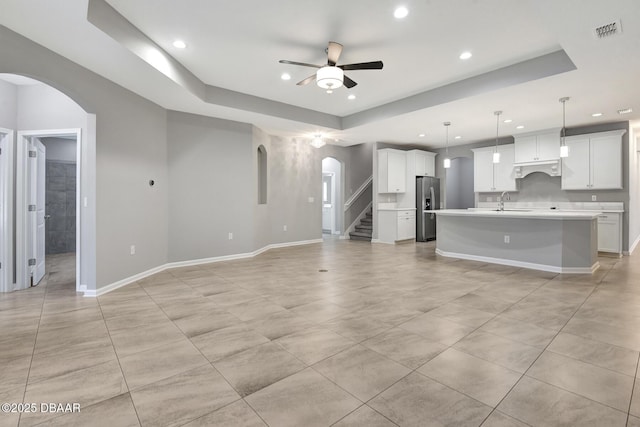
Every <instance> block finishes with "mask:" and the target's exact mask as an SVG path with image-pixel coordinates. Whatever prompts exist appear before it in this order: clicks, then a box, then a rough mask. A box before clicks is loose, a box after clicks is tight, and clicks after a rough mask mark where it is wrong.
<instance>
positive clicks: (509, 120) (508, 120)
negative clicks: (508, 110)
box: [504, 119, 513, 123]
mask: <svg viewBox="0 0 640 427" xmlns="http://www.w3.org/2000/svg"><path fill="white" fill-rule="evenodd" d="M512 121H513V120H511V119H506V120H505V121H504V123H511V122H512Z"/></svg>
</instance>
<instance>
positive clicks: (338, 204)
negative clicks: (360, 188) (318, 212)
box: [322, 157, 343, 236]
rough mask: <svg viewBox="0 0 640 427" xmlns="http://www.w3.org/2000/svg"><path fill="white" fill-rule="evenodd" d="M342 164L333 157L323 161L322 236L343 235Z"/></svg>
mask: <svg viewBox="0 0 640 427" xmlns="http://www.w3.org/2000/svg"><path fill="white" fill-rule="evenodd" d="M342 209H343V208H342V164H341V163H340V162H339V161H338V160H336V159H334V158H333V157H325V158H324V159H322V234H323V236H335V235H340V234H341V233H342V217H343V215H342V213H343V212H342Z"/></svg>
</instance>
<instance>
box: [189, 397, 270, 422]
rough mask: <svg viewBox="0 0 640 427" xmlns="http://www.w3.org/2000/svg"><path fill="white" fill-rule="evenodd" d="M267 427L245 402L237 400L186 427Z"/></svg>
mask: <svg viewBox="0 0 640 427" xmlns="http://www.w3.org/2000/svg"><path fill="white" fill-rule="evenodd" d="M210 426H217V427H266V426H267V425H266V424H265V423H264V422H263V421H262V420H261V419H260V417H258V415H257V414H256V413H255V411H254V410H253V409H251V407H250V406H249V405H247V404H246V403H245V401H244V400H237V401H235V402H233V403H231V404H229V405H227V406H225V407H224V408H221V409H218V410H217V411H215V412H211V413H210V414H207V415H205V416H202V417H200V418H197V419H195V420H193V421H191V422H189V423H187V424H185V425H184V427H210Z"/></svg>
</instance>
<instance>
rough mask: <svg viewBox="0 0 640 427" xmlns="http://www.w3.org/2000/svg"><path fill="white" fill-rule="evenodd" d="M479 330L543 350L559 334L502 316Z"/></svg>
mask: <svg viewBox="0 0 640 427" xmlns="http://www.w3.org/2000/svg"><path fill="white" fill-rule="evenodd" d="M479 330H480V331H483V332H489V333H491V334H494V335H499V336H501V337H504V338H508V339H510V340H513V341H518V342H521V343H523V344H528V345H530V346H533V347H541V348H544V347H546V346H547V345H548V344H549V343H550V342H551V340H552V339H553V338H554V337H555V336H556V335H557V334H558V332H557V331H555V330H552V329H545V328H541V327H539V326H537V325H535V324H533V323H527V322H521V321H519V320H516V319H512V318H509V317H506V316H502V315H501V316H496V317H495V318H493V319H491V320H490V321H488V322H487V323H485V324H484V325H482V326H481V327H480V329H479Z"/></svg>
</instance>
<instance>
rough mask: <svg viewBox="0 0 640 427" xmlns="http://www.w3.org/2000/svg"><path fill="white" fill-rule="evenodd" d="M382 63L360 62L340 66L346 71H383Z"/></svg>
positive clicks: (339, 66)
mask: <svg viewBox="0 0 640 427" xmlns="http://www.w3.org/2000/svg"><path fill="white" fill-rule="evenodd" d="M382 65H383V64H382V61H372V62H359V63H357V64H345V65H338V68H342V69H343V70H345V71H348V70H382Z"/></svg>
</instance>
